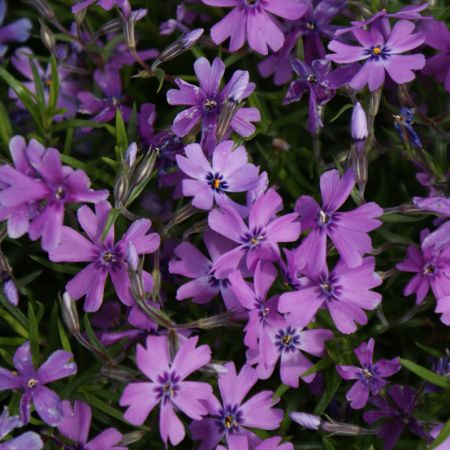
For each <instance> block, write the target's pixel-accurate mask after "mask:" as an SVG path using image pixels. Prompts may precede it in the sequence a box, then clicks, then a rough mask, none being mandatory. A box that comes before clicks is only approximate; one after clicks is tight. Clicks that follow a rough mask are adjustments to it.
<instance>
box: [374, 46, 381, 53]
mask: <svg viewBox="0 0 450 450" xmlns="http://www.w3.org/2000/svg"><path fill="white" fill-rule="evenodd" d="M372 53H373V54H374V55H379V54H380V53H381V47H380V46H379V45H377V46H376V47H374V48H373V49H372Z"/></svg>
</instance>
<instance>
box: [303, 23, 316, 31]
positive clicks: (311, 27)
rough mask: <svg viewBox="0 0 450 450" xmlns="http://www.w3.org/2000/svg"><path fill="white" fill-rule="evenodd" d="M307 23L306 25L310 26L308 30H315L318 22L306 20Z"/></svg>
mask: <svg viewBox="0 0 450 450" xmlns="http://www.w3.org/2000/svg"><path fill="white" fill-rule="evenodd" d="M305 25H306V28H308V30H311V31H313V30H315V29H316V24H315V23H314V22H311V21H309V22H306V24H305Z"/></svg>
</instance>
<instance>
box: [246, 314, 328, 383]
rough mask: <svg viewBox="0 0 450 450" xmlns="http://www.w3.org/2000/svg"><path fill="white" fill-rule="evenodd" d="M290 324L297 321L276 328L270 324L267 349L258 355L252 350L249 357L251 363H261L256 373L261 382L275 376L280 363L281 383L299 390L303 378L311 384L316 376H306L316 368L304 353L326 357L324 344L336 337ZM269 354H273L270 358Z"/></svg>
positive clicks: (316, 329) (287, 322)
mask: <svg viewBox="0 0 450 450" xmlns="http://www.w3.org/2000/svg"><path fill="white" fill-rule="evenodd" d="M291 323H294V322H293V321H291V320H288V321H279V323H278V324H276V325H275V324H270V325H269V326H268V327H267V328H266V333H267V338H266V340H265V342H264V345H265V347H266V348H264V349H262V350H261V349H260V350H259V354H256V352H254V351H252V350H250V351H249V352H248V354H247V358H248V363H249V364H254V363H258V366H257V368H256V370H257V372H258V376H259V377H260V378H262V379H267V378H269V377H270V376H271V375H272V373H273V371H274V369H275V366H276V364H277V362H278V360H279V361H280V378H281V382H282V383H283V384H286V385H287V386H291V387H294V388H297V387H298V386H299V380H300V379H302V380H303V381H304V382H305V383H312V382H313V381H314V380H315V378H316V375H317V374H316V373H312V374H309V375H306V376H304V375H303V374H304V373H305V372H306V371H307V370H309V369H310V368H311V367H312V366H313V363H312V362H311V361H310V360H309V359H308V358H307V357H306V356H305V355H304V353H309V354H310V355H313V356H317V357H323V356H325V342H326V341H328V340H330V339H332V338H333V333H332V332H331V331H330V330H326V329H323V328H314V329H311V330H304V329H302V328H303V327H296V326H295V325H291ZM267 355H270V356H269V358H268V357H267ZM270 359H272V360H270Z"/></svg>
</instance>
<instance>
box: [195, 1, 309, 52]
mask: <svg viewBox="0 0 450 450" xmlns="http://www.w3.org/2000/svg"><path fill="white" fill-rule="evenodd" d="M203 3H206V4H207V5H211V6H231V7H233V9H232V11H231V12H229V13H228V14H227V15H226V16H225V17H224V18H223V19H222V20H221V21H220V22H219V23H217V24H216V25H214V26H213V27H212V28H211V37H212V40H213V41H214V42H215V43H216V44H221V43H222V42H224V41H225V40H227V39H228V38H231V39H230V51H231V52H235V51H236V50H239V49H240V48H241V47H242V46H243V45H244V43H245V41H246V40H247V41H248V44H249V45H250V47H251V48H252V49H253V50H255V51H257V52H258V53H261V54H262V55H267V54H268V52H269V48H270V49H271V50H272V51H274V52H276V51H277V50H280V48H281V47H282V46H283V43H284V34H283V32H282V31H281V30H280V27H279V25H278V24H277V22H276V19H274V18H273V16H272V14H273V15H275V16H279V17H282V18H283V19H288V20H297V19H299V18H300V17H301V16H302V15H303V14H305V12H306V11H307V6H306V5H305V4H304V3H300V2H298V1H296V0H203Z"/></svg>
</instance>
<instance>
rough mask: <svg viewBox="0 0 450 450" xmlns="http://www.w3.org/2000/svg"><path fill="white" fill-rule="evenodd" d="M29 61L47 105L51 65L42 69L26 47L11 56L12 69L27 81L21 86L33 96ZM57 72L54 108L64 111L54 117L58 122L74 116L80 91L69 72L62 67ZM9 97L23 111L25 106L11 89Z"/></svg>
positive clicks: (34, 91)
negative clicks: (34, 69) (56, 97)
mask: <svg viewBox="0 0 450 450" xmlns="http://www.w3.org/2000/svg"><path fill="white" fill-rule="evenodd" d="M30 59H31V60H33V62H34V64H35V66H36V70H37V72H38V75H39V78H40V79H41V82H42V87H43V90H44V99H45V101H46V102H47V103H48V101H49V97H50V86H51V85H52V83H53V80H52V69H51V64H47V66H46V67H45V68H44V67H42V65H41V64H40V62H39V61H38V60H37V58H36V57H35V56H34V55H33V51H32V50H31V49H30V48H28V47H21V48H18V49H17V50H16V51H15V53H14V55H12V56H11V63H12V65H13V66H14V68H15V69H16V70H17V71H18V72H19V73H21V74H22V75H23V76H24V77H25V78H26V80H27V81H23V82H22V84H23V85H24V86H25V87H26V88H28V89H29V90H30V91H31V92H32V93H33V94H36V85H35V83H34V76H33V71H32V68H31V63H30ZM57 70H58V82H59V90H58V102H57V104H56V107H57V108H58V109H63V110H65V111H64V112H63V113H62V114H58V115H57V116H55V120H57V121H60V120H62V119H64V118H66V119H67V118H71V117H73V116H75V114H76V112H77V103H76V97H77V94H78V91H79V90H80V85H79V83H78V82H77V81H73V80H72V79H71V78H70V77H71V75H72V73H71V72H70V71H69V70H67V69H65V68H63V67H58V68H57ZM9 96H10V98H13V99H16V100H17V102H16V104H17V107H18V108H20V109H25V105H23V103H22V102H21V101H20V100H19V99H18V98H17V95H16V93H15V92H14V91H12V90H11V89H10V91H9Z"/></svg>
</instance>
